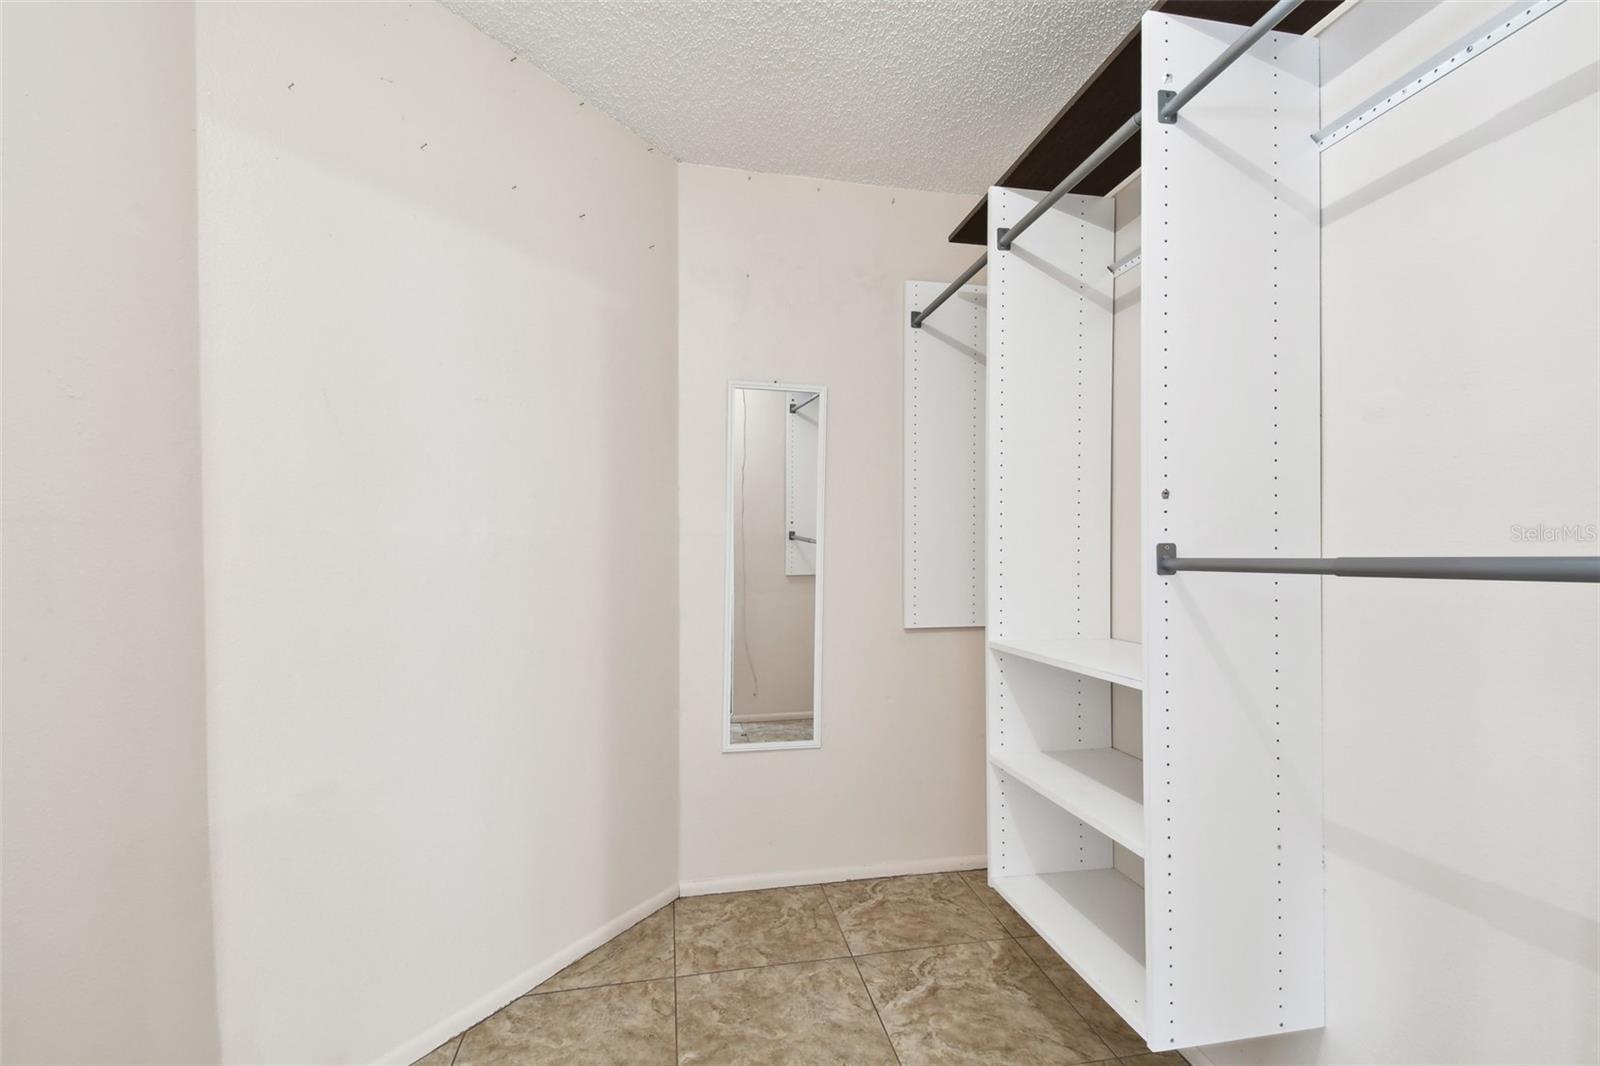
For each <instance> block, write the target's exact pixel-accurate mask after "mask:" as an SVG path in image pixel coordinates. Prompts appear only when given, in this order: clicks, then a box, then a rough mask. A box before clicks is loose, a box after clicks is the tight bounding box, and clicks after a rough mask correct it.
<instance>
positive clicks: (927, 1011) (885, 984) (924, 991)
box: [856, 939, 1112, 1066]
mask: <svg viewBox="0 0 1600 1066" xmlns="http://www.w3.org/2000/svg"><path fill="white" fill-rule="evenodd" d="M856 961H857V963H859V964H860V967H861V976H862V977H863V978H865V979H866V983H867V988H868V989H869V990H870V991H871V993H872V1000H873V1002H874V1003H875V1004H876V1005H877V1008H878V1013H879V1014H880V1015H881V1016H882V1018H883V1023H884V1025H885V1026H886V1027H887V1028H888V1030H889V1038H890V1039H891V1040H892V1041H894V1049H895V1051H896V1052H897V1053H898V1054H899V1056H900V1061H901V1062H902V1063H915V1064H916V1066H940V1064H943V1063H961V1064H963V1066H969V1064H970V1066H979V1064H987V1063H994V1064H996V1066H1000V1064H1011V1063H1021V1062H1027V1063H1086V1062H1098V1061H1102V1060H1105V1059H1109V1058H1111V1057H1112V1056H1111V1052H1110V1050H1109V1049H1108V1048H1107V1047H1106V1046H1105V1044H1104V1043H1102V1042H1101V1040H1100V1038H1099V1037H1097V1036H1095V1034H1094V1030H1092V1029H1090V1028H1089V1025H1088V1023H1087V1022H1085V1021H1084V1020H1083V1019H1082V1018H1080V1017H1078V1015H1077V1013H1076V1012H1075V1011H1073V1009H1072V1008H1071V1007H1069V1006H1068V1005H1067V1001H1066V1000H1065V999H1064V998H1063V997H1062V996H1061V994H1060V993H1059V992H1057V991H1056V990H1055V988H1054V987H1052V986H1051V984H1050V982H1049V981H1048V980H1046V979H1045V977H1044V975H1043V974H1042V973H1040V972H1039V968H1038V967H1037V966H1035V965H1034V964H1033V962H1032V961H1031V960H1030V959H1029V958H1028V956H1027V955H1026V954H1024V953H1023V950H1022V949H1021V948H1020V947H1018V946H1017V943H1016V941H1014V940H1010V939H1006V940H996V941H989V942H986V943H981V944H956V945H953V946H950V947H943V948H928V949H923V950H918V951H898V952H893V953H891V954H887V955H869V956H866V957H863V958H858V959H857V960H856Z"/></svg>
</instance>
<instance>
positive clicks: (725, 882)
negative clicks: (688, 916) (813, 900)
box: [678, 855, 989, 896]
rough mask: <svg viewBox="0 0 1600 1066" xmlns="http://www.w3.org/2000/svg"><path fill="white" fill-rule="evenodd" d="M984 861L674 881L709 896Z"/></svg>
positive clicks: (684, 890) (683, 889) (962, 858)
mask: <svg viewBox="0 0 1600 1066" xmlns="http://www.w3.org/2000/svg"><path fill="white" fill-rule="evenodd" d="M988 861H989V860H988V857H987V856H985V855H958V856H955V857H953V858H948V859H917V860H913V861H911V862H889V863H882V864H880V865H877V866H836V867H833V868H831V869H826V870H817V869H812V870H788V871H785V872H783V873H766V874H740V875H737V876H734V877H713V878H709V879H707V880H704V881H684V882H682V883H681V884H679V885H678V893H679V895H683V896H709V895H712V894H714V893H717V892H748V891H750V890H751V889H756V888H789V887H790V886H792V885H819V884H823V883H826V882H828V881H860V880H862V879H864V878H868V877H899V876H901V875H903V874H932V873H943V872H944V871H946V870H973V869H976V868H977V867H979V866H982V865H984V864H985V863H987V862H988Z"/></svg>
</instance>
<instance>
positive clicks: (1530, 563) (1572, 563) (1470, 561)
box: [1156, 544, 1600, 582]
mask: <svg viewBox="0 0 1600 1066" xmlns="http://www.w3.org/2000/svg"><path fill="white" fill-rule="evenodd" d="M1186 570H1203V571H1209V572H1212V573H1225V574H1329V575H1332V576H1333V577H1415V578H1439V579H1444V580H1453V581H1589V582H1600V555H1545V556H1524V555H1455V556H1450V555H1422V556H1411V557H1398V558H1396V557H1377V558H1356V557H1349V556H1347V557H1342V558H1333V559H1278V558H1268V559H1184V558H1182V557H1180V556H1179V555H1178V546H1177V545H1176V544H1157V545H1156V573H1158V574H1161V575H1163V576H1168V577H1170V576H1171V575H1173V574H1177V573H1181V572H1183V571H1186Z"/></svg>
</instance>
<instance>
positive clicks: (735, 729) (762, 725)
mask: <svg viewBox="0 0 1600 1066" xmlns="http://www.w3.org/2000/svg"><path fill="white" fill-rule="evenodd" d="M731 725H732V733H733V742H734V743H735V744H768V743H772V742H774V741H785V740H810V739H811V720H810V719H809V718H808V719H806V720H804V721H793V722H733V723H731Z"/></svg>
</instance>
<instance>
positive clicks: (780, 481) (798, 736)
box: [722, 382, 828, 751]
mask: <svg viewBox="0 0 1600 1066" xmlns="http://www.w3.org/2000/svg"><path fill="white" fill-rule="evenodd" d="M827 402H828V400H827V395H826V392H825V390H824V389H823V388H821V387H820V386H811V385H786V384H779V383H776V382H773V383H761V382H734V383H733V384H732V385H730V386H729V389H728V492H727V500H728V523H727V544H728V557H727V610H726V616H727V645H726V649H727V653H726V656H725V661H726V667H725V675H724V678H723V691H724V693H725V694H726V698H725V700H724V706H723V735H722V748H723V750H724V751H759V750H765V749H769V748H774V747H812V748H814V747H817V746H818V745H819V744H820V743H821V741H822V703H821V681H822V662H821V655H820V650H821V644H822V640H821V635H822V603H821V601H822V559H823V547H824V541H825V539H826V538H825V536H824V533H823V524H822V500H823V442H824V437H825V431H826V426H827V421H826V419H827Z"/></svg>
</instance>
